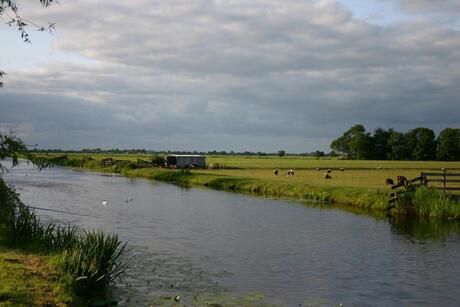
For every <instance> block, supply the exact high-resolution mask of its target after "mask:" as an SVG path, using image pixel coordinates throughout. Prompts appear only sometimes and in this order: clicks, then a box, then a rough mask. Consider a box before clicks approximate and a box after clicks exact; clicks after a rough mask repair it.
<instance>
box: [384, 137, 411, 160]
mask: <svg viewBox="0 0 460 307" xmlns="http://www.w3.org/2000/svg"><path fill="white" fill-rule="evenodd" d="M387 146H388V152H387V156H386V158H387V159H388V160H410V156H411V152H410V150H409V146H408V144H407V139H406V136H405V135H404V134H403V133H401V132H398V131H391V133H390V136H389V137H388V141H387Z"/></svg>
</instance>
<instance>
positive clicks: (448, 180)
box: [390, 171, 460, 204]
mask: <svg viewBox="0 0 460 307" xmlns="http://www.w3.org/2000/svg"><path fill="white" fill-rule="evenodd" d="M456 178H458V179H456ZM439 184H440V185H439ZM422 185H423V186H429V187H430V188H432V189H435V190H441V191H443V193H444V195H445V194H446V192H447V191H460V173H447V172H446V171H442V172H440V173H431V172H422V173H421V174H420V176H419V177H417V178H414V179H411V180H406V181H404V182H399V183H398V184H395V185H393V186H392V187H391V189H392V190H396V191H394V192H393V193H391V194H390V204H391V203H394V202H397V201H398V199H399V196H400V195H401V194H404V193H407V192H411V191H414V190H415V189H417V188H418V187H420V186H422ZM402 187H403V188H404V189H399V188H402ZM397 189H399V190H397Z"/></svg>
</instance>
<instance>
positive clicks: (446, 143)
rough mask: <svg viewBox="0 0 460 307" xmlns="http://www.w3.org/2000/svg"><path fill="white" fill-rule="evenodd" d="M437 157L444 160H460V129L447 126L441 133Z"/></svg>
mask: <svg viewBox="0 0 460 307" xmlns="http://www.w3.org/2000/svg"><path fill="white" fill-rule="evenodd" d="M437 143H438V148H437V152H436V158H437V159H438V160H442V161H459V160H460V129H452V128H446V129H444V130H442V131H441V133H439V137H438V142H437Z"/></svg>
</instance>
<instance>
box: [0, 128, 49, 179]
mask: <svg viewBox="0 0 460 307" xmlns="http://www.w3.org/2000/svg"><path fill="white" fill-rule="evenodd" d="M7 158H10V159H11V161H12V166H13V167H14V166H16V165H18V164H19V158H25V159H28V160H29V161H31V162H32V163H34V164H35V165H37V166H38V168H39V169H43V168H46V167H48V166H49V165H50V162H49V161H48V160H47V159H45V158H40V157H37V156H35V155H33V154H32V153H31V152H30V151H29V150H28V149H27V146H26V145H25V144H24V143H23V142H22V141H21V139H19V138H18V137H17V136H16V135H15V134H14V133H13V132H10V133H8V134H2V133H0V161H3V160H5V159H7ZM5 169H6V168H5V167H4V166H3V165H2V164H1V163H0V171H1V172H3V171H5Z"/></svg>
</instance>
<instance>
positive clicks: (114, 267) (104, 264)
mask: <svg viewBox="0 0 460 307" xmlns="http://www.w3.org/2000/svg"><path fill="white" fill-rule="evenodd" d="M125 252H126V243H125V244H122V242H121V241H120V240H119V239H118V236H117V235H116V234H108V235H106V234H104V233H103V232H102V231H99V230H97V231H89V232H85V233H84V235H83V236H82V237H81V238H80V240H79V241H78V244H77V245H76V246H75V247H74V248H72V249H67V250H64V252H63V253H62V254H61V255H60V256H59V257H58V263H59V267H60V268H61V269H62V271H63V272H65V275H64V278H65V279H67V281H68V283H69V285H70V286H71V287H72V288H73V289H74V290H75V291H77V293H80V294H85V293H90V292H91V290H92V289H98V288H104V287H105V286H107V285H109V284H111V283H113V282H114V281H115V279H116V278H118V277H119V276H120V275H122V274H123V273H124V272H125V270H126V268H127V263H126V262H124V261H123V255H124V254H125Z"/></svg>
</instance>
